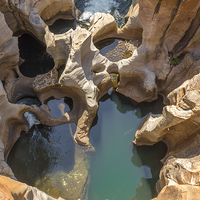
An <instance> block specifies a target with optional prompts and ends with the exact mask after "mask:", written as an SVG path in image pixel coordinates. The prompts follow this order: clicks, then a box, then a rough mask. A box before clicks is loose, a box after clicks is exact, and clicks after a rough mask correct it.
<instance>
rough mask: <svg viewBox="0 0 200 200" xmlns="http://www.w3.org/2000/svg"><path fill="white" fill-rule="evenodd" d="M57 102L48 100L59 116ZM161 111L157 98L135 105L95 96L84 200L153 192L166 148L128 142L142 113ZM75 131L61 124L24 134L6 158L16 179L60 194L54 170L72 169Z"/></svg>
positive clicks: (134, 197) (114, 96)
mask: <svg viewBox="0 0 200 200" xmlns="http://www.w3.org/2000/svg"><path fill="white" fill-rule="evenodd" d="M59 103H64V100H63V99H61V100H51V101H49V102H48V104H49V106H50V109H51V111H53V113H54V116H55V117H59V115H60V111H59V109H58V108H59V106H58V104H59ZM55 108H57V112H56V111H55ZM52 109H54V110H52ZM68 109H69V108H68ZM161 110H162V99H161V98H160V99H158V100H157V101H155V102H152V103H142V104H139V105H137V106H134V105H133V104H132V103H131V102H130V101H129V100H128V99H127V98H126V97H124V96H123V95H120V94H118V93H117V92H111V91H110V94H107V95H105V96H104V97H103V98H102V99H101V100H100V102H99V111H98V115H97V116H96V118H95V120H94V123H93V127H92V128H91V132H90V140H91V143H92V145H93V146H94V147H95V149H96V152H95V153H94V154H92V155H91V157H90V159H89V160H90V170H89V172H90V178H91V183H90V189H89V200H105V199H109V200H129V199H131V200H147V199H151V198H152V197H154V196H156V192H155V183H156V181H157V180H158V175H159V170H160V168H161V166H162V165H161V163H160V161H159V160H160V159H161V158H162V157H163V156H164V154H165V153H166V146H165V145H164V144H162V143H159V144H157V145H154V146H153V147H145V146H143V147H136V146H134V145H133V143H132V140H133V139H134V134H135V132H136V130H137V128H138V126H139V124H140V122H141V121H142V119H143V117H144V116H145V115H146V114H147V113H149V112H150V111H152V112H154V113H160V112H161ZM74 132H75V125H73V124H72V125H68V124H66V125H61V126H57V127H48V126H44V125H37V126H33V127H32V128H31V129H30V130H29V132H28V133H24V134H23V135H22V136H21V137H20V138H19V140H18V141H17V143H16V144H15V146H14V147H13V149H12V151H11V153H10V155H9V158H8V164H9V165H10V166H11V168H12V169H13V171H14V173H15V175H16V177H17V178H18V180H20V181H22V182H25V183H27V184H29V185H32V186H38V187H39V188H40V189H43V190H45V191H46V192H48V188H51V191H49V194H51V195H54V196H55V197H58V196H62V197H65V194H63V192H62V189H61V188H62V187H61V186H62V180H57V179H56V180H55V176H54V175H53V174H55V173H56V172H65V173H69V172H70V171H71V170H72V169H73V167H74V165H75V144H74V142H73V139H72V134H73V133H74ZM41 181H44V182H45V183H44V184H43V183H42V182H41ZM66 181H67V180H66Z"/></svg>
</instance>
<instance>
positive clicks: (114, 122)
mask: <svg viewBox="0 0 200 200" xmlns="http://www.w3.org/2000/svg"><path fill="white" fill-rule="evenodd" d="M104 98H107V100H106V101H100V105H99V112H98V120H97V121H98V122H97V124H96V125H95V126H94V127H93V128H92V129H91V132H90V140H91V143H92V145H93V146H94V147H95V149H96V152H95V155H94V157H93V158H92V161H91V167H90V175H91V185H90V191H89V200H93V199H95V200H102V199H103V200H104V199H109V200H126V199H127V200H128V199H131V198H133V199H134V200H136V199H138V200H146V199H151V198H152V197H153V196H155V195H156V194H155V182H156V180H158V173H159V170H160V167H161V166H162V165H161V163H160V162H159V160H160V159H161V158H162V157H163V156H164V155H165V151H166V147H165V145H164V144H157V145H156V146H153V147H135V146H133V143H132V142H131V141H132V140H133V139H134V134H135V132H136V130H137V128H138V126H139V124H140V122H141V121H142V119H143V117H144V115H145V114H146V113H147V112H149V110H151V111H154V113H159V112H160V111H161V107H162V103H161V99H159V100H158V101H157V102H153V103H150V104H149V106H148V105H147V104H146V103H143V104H139V105H138V106H133V104H132V103H131V102H130V101H129V100H128V99H127V98H125V97H124V96H122V95H120V94H118V93H116V92H113V93H112V94H111V95H107V97H104ZM147 106H148V107H147ZM145 150H146V151H145ZM158 150H159V151H158ZM143 152H145V154H144V155H143ZM144 157H145V160H144ZM152 161H153V162H152ZM143 163H145V164H143ZM154 163H156V164H154ZM138 185H139V186H138Z"/></svg>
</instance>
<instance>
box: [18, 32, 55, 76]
mask: <svg viewBox="0 0 200 200" xmlns="http://www.w3.org/2000/svg"><path fill="white" fill-rule="evenodd" d="M18 42H19V50H20V57H21V58H22V59H24V60H25V61H24V62H23V63H22V64H21V65H20V67H19V69H20V72H21V73H22V74H23V75H24V76H27V77H35V76H37V75H38V74H45V73H47V72H49V71H50V70H51V69H53V67H54V61H53V58H52V57H51V55H50V54H48V53H47V52H46V48H45V46H43V45H42V44H41V43H40V42H39V41H38V40H36V39H35V38H34V37H33V36H31V35H29V34H23V35H22V36H21V37H19V39H18Z"/></svg>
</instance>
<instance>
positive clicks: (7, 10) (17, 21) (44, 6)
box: [0, 0, 79, 41]
mask: <svg viewBox="0 0 200 200" xmlns="http://www.w3.org/2000/svg"><path fill="white" fill-rule="evenodd" d="M0 11H1V12H2V13H4V15H5V19H6V23H7V24H8V26H9V28H10V29H11V30H12V31H13V32H14V33H15V34H16V35H18V34H21V33H22V32H30V33H32V34H33V35H35V37H37V38H38V39H39V40H41V41H43V37H44V34H45V27H46V26H47V25H51V24H53V23H54V22H55V21H56V20H57V19H59V18H63V19H76V18H77V17H78V15H79V11H78V10H77V9H76V7H75V4H74V1H73V0H60V1H58V0H50V1H49V0H44V1H39V0H36V1H33V0H25V1H22V0H17V1H9V2H8V1H7V0H2V1H1V2H0Z"/></svg>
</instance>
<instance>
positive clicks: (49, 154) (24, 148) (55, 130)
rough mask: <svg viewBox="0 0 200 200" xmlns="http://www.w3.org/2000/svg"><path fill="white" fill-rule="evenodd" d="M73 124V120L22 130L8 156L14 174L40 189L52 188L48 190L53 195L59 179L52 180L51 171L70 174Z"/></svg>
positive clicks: (73, 156)
mask: <svg viewBox="0 0 200 200" xmlns="http://www.w3.org/2000/svg"><path fill="white" fill-rule="evenodd" d="M75 128H76V127H75V125H73V124H72V125H68V124H65V125H61V126H57V127H49V126H44V125H37V126H33V128H31V129H30V130H29V132H28V133H24V134H23V135H22V136H21V137H20V138H19V139H18V141H17V142H16V144H15V145H14V147H13V148H12V150H11V152H10V154H9V157H8V164H9V165H10V167H11V168H12V169H13V172H14V174H15V175H16V178H17V179H18V180H19V181H21V182H25V183H27V184H29V185H31V186H38V188H39V189H45V188H46V190H44V191H45V192H48V191H47V190H48V188H51V191H50V194H51V195H53V196H56V195H57V193H56V192H55V190H56V191H57V189H58V188H59V184H60V183H59V182H58V181H52V177H53V175H52V174H55V173H56V172H58V171H60V172H62V173H68V174H69V173H70V172H71V171H72V170H73V169H74V166H75V161H76V160H75V149H76V148H75V143H74V140H73V138H72V135H71V134H72V133H74V132H75ZM40 180H43V181H40ZM50 183H51V184H52V185H51V187H50V185H49V184H50ZM53 188H54V189H53ZM56 188H57V189H56ZM59 190H60V189H59ZM53 191H54V192H53ZM52 193H53V194H52Z"/></svg>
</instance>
